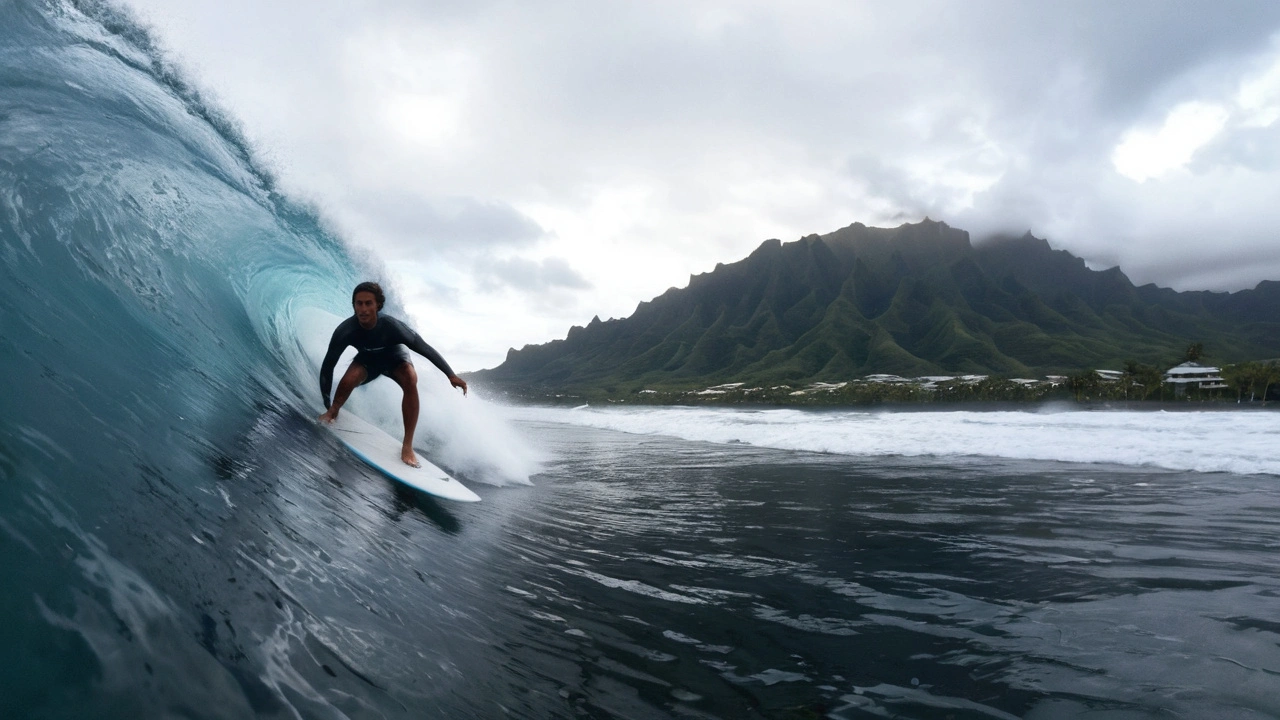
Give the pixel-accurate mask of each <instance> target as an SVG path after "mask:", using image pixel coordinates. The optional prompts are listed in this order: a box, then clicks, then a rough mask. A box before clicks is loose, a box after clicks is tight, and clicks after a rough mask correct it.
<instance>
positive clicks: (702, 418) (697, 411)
mask: <svg viewBox="0 0 1280 720" xmlns="http://www.w3.org/2000/svg"><path fill="white" fill-rule="evenodd" d="M513 412H514V413H515V415H516V417H518V418H521V419H528V420H535V421H538V420H540V421H548V422H557V423H563V424H570V425H582V426H588V427H597V428H602V429H607V430H618V431H621V432H628V433H635V434H646V435H668V436H672V437H677V438H680V439H683V440H693V441H702V442H711V443H745V444H749V445H754V446H757V447H765V448H775V449H779V450H800V451H806V452H820V453H832V454H838V455H854V456H892V455H900V456H908V457H959V456H983V457H999V458H1009V459H1017V460H1047V461H1059V462H1079V463H1106V464H1115V465H1129V466H1141V467H1155V468H1162V469H1167V470H1182V471H1194V472H1228V473H1237V474H1243V475H1255V474H1265V475H1280V453H1277V452H1276V450H1275V437H1276V433H1277V431H1278V430H1280V415H1277V414H1276V413H1272V412H1232V411H1204V412H1149V411H1107V412H1098V411H1089V412H1085V411H1074V412H1054V413H1036V412H1017V411H943V412H930V411H925V412H902V413H897V412H866V411H843V412H829V411H821V412H815V411H811V410H792V409H777V410H737V409H725V408H625V409H618V408H607V409H596V408H584V409H576V410H567V409H560V408H520V409H517V410H514V411H513Z"/></svg>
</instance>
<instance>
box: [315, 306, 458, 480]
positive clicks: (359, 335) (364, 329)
mask: <svg viewBox="0 0 1280 720" xmlns="http://www.w3.org/2000/svg"><path fill="white" fill-rule="evenodd" d="M385 303H386V298H385V297H384V296H383V294H382V287H381V286H379V285H378V283H374V282H362V283H360V284H359V285H357V286H356V289H355V290H354V291H352V293H351V306H352V308H353V309H354V310H355V314H354V315H352V316H351V317H349V318H347V319H346V320H343V321H342V322H341V323H339V324H338V327H337V329H335V330H334V331H333V337H332V338H330V340H329V352H327V353H325V356H324V362H323V363H321V365H320V395H321V396H322V397H323V398H324V406H325V408H327V409H326V411H325V412H324V414H322V415H321V416H320V417H319V418H318V419H319V420H320V422H322V423H326V424H329V423H332V422H333V421H334V420H336V419H337V418H338V410H339V409H341V408H342V405H343V404H344V403H346V401H347V398H348V397H350V396H351V391H352V390H355V389H356V387H358V386H360V385H364V384H365V383H367V382H369V381H371V380H373V379H374V378H376V377H378V376H379V375H386V376H387V377H389V378H391V379H392V380H394V381H396V384H397V385H399V386H400V389H402V390H403V391H404V400H403V401H402V402H401V403H400V410H401V412H402V413H404V445H403V447H402V448H401V450H400V459H401V460H403V461H404V462H405V464H406V465H412V466H414V467H418V458H417V456H416V455H414V454H413V432H414V430H415V429H416V428H417V426H418V373H417V371H416V370H415V369H414V367H413V363H412V362H411V361H410V360H409V354H408V353H406V352H405V350H404V346H408V348H409V349H410V350H412V351H414V352H416V353H418V354H419V355H421V356H423V357H425V358H426V359H428V360H430V361H431V364H433V365H435V366H436V367H437V368H439V369H440V372H442V373H444V374H445V375H446V376H447V377H448V378H449V383H450V384H451V385H453V386H454V387H456V388H462V394H463V395H466V394H467V381H466V380H463V379H462V378H460V377H458V375H457V373H455V372H454V371H453V369H452V368H450V367H449V363H447V362H445V360H444V358H443V357H441V356H440V353H438V352H436V351H435V349H434V348H432V347H431V346H430V345H428V344H426V343H425V342H423V340H422V338H421V337H420V336H419V335H418V333H416V332H414V331H413V330H412V329H411V328H410V327H409V326H408V325H405V324H404V323H403V322H400V321H399V320H397V319H396V318H393V317H391V316H390V315H381V316H380V315H379V314H378V313H379V311H380V310H382V306H383V305H384V304H385ZM348 346H351V347H354V348H355V349H356V356H355V358H354V359H353V360H352V361H351V365H350V366H349V367H347V371H346V372H345V373H343V375H342V379H341V380H339V381H338V392H337V394H336V395H335V396H334V398H333V402H332V403H330V401H329V390H330V388H331V387H332V386H333V369H334V367H335V366H336V365H337V364H338V358H339V357H340V356H341V355H342V351H343V350H345V349H346V348H347V347H348Z"/></svg>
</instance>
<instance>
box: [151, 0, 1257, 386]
mask: <svg viewBox="0 0 1280 720" xmlns="http://www.w3.org/2000/svg"><path fill="white" fill-rule="evenodd" d="M126 2H127V3H128V4H129V5H130V6H132V7H133V8H134V9H135V10H136V11H137V14H138V15H139V16H140V18H142V19H143V20H144V21H145V22H147V23H148V24H150V25H152V26H153V27H154V28H155V29H156V30H157V31H158V34H159V37H160V39H161V40H162V42H163V44H164V45H165V46H166V47H167V48H168V49H169V50H170V52H171V54H172V55H173V57H174V58H175V59H176V60H178V62H179V63H180V64H182V65H183V66H185V67H186V68H187V69H188V70H189V71H190V73H191V75H192V76H193V77H194V78H195V79H196V80H197V82H198V83H199V84H200V85H201V86H202V87H203V88H205V89H207V90H209V91H211V92H212V94H213V95H214V96H216V97H217V98H218V101H219V102H220V103H221V104H222V105H223V106H224V107H225V108H226V109H227V110H228V111H230V113H231V114H232V115H233V116H235V117H237V118H239V119H240V121H241V122H242V123H243V126H244V130H245V134H246V135H247V136H248V137H249V138H250V139H251V141H252V142H253V143H254V144H255V145H256V146H257V148H258V150H259V151H260V153H261V155H262V156H263V157H265V158H266V159H267V160H268V161H269V163H270V164H271V165H272V166H273V167H275V168H276V169H277V171H278V172H279V174H280V176H281V179H282V181H283V183H284V186H285V187H286V188H287V189H288V190H290V191H291V192H293V193H294V194H296V195H298V196H301V197H305V198H309V199H312V200H315V201H316V202H317V203H318V204H319V206H320V207H321V208H322V210H323V212H324V213H325V214H326V215H327V216H328V217H329V218H330V219H331V220H332V221H333V222H334V223H335V224H336V225H337V226H338V227H339V228H341V229H342V231H343V232H344V235H345V236H346V238H347V239H348V241H349V242H350V243H351V244H352V245H354V246H359V247H365V248H371V249H372V250H373V251H374V252H375V253H376V255H377V256H379V257H381V258H382V260H383V261H384V263H385V265H386V268H387V273H388V279H389V280H391V282H392V285H393V286H394V287H395V289H396V291H397V292H398V294H399V295H400V298H401V300H402V301H403V303H404V305H405V306H406V308H407V309H408V311H409V313H410V315H411V317H410V318H408V319H410V320H411V321H412V322H413V323H414V324H415V325H417V326H418V328H419V329H420V330H421V332H422V334H423V336H424V337H425V338H427V341H428V342H430V343H432V344H433V345H435V346H436V347H437V349H439V350H441V352H442V353H443V354H444V355H445V357H446V358H448V359H449V360H450V362H451V363H452V364H453V365H454V366H455V367H457V368H459V369H461V370H474V369H479V368H481V367H492V366H494V365H496V364H498V363H499V362H501V360H502V359H503V357H504V356H505V353H506V350H507V348H508V347H512V346H515V347H521V346H523V345H524V344H526V343H542V342H546V341H549V340H552V339H555V338H561V337H564V335H565V333H566V331H567V330H568V328H569V326H570V325H574V324H577V325H582V324H585V323H586V322H587V321H589V320H590V319H591V317H592V316H593V315H599V316H600V317H601V318H609V317H625V316H627V315H630V314H631V313H632V312H633V311H634V309H635V306H636V303H637V302H639V301H641V300H648V299H650V298H652V297H654V296H655V295H658V294H660V293H662V292H663V291H665V290H666V289H667V288H669V287H672V286H676V287H683V286H684V285H685V284H687V282H688V278H689V275H690V274H691V273H699V272H706V271H708V270H710V269H712V268H713V267H714V266H715V264H716V263H717V262H731V261H734V260H738V259H740V258H742V257H743V256H745V255H746V254H748V253H749V252H750V251H751V250H753V249H754V248H755V247H756V246H757V245H759V244H760V243H761V242H762V241H764V240H765V239H768V238H772V237H777V238H780V239H782V240H784V241H790V240H794V239H796V238H799V237H801V236H803V235H807V234H809V233H815V232H816V233H826V232H830V231H832V230H835V229H837V228H840V227H843V226H845V225H849V224H852V223H854V222H863V223H866V224H868V225H879V226H896V225H899V224H901V223H903V222H916V221H918V220H920V219H922V218H923V217H925V216H928V217H931V218H933V219H935V220H943V221H945V222H947V223H949V224H951V225H952V226H955V227H959V228H963V229H966V230H969V231H970V232H971V234H972V235H973V237H974V239H975V240H977V239H981V238H982V237H983V236H984V235H988V234H990V233H993V232H1016V233H1019V234H1020V233H1022V232H1024V231H1026V230H1031V231H1032V232H1033V233H1035V234H1036V235H1037V236H1040V237H1046V238H1048V239H1049V241H1050V242H1051V243H1052V244H1053V245H1054V246H1055V247H1058V248H1064V249H1067V250H1070V251H1071V252H1073V253H1075V254H1077V255H1080V256H1082V257H1084V258H1085V259H1086V260H1087V261H1089V263H1090V265H1091V266H1093V267H1097V268H1103V267H1109V266H1111V265H1116V264H1118V265H1120V266H1121V267H1122V268H1123V269H1124V270H1125V272H1127V273H1128V274H1129V276H1130V277H1131V278H1132V279H1133V280H1134V281H1135V282H1138V283H1144V282H1156V283H1159V284H1161V285H1167V286H1171V287H1174V288H1177V289H1180V290H1185V289H1214V290H1236V289H1240V288H1244V287H1252V286H1253V285H1255V284H1256V283H1257V282H1258V281H1259V280H1263V279H1280V3H1277V2H1273V1H1271V0H1267V1H1264V2H1245V1H1238V2H1236V1H1230V2H1221V1H1216V2H1176V1H1174V0H1167V1H1166V0H1161V1H1160V2H1137V1H1133V0H1129V1H1126V2H1112V1H1111V0H1106V1H1100V2H1042V3H1032V2H975V1H974V0H965V1H963V2H960V1H959V0H957V1H954V2H896V3H888V2H852V1H842V2H796V1H795V0H790V1H788V2H769V3H765V2H744V1H740V0H739V1H733V2H702V1H700V0H679V2H662V1H656V2H655V1H653V0H649V1H647V2H634V3H615V2H602V1H599V2H597V1H593V2H513V1H504V2H487V1H485V0H447V1H444V2H428V1H421V0H375V1H370V2H363V3H358V2H349V1H338V0H306V2H301V1H298V0H273V1H271V2H263V1H262V0H217V1H216V2H215V1H214V0H126Z"/></svg>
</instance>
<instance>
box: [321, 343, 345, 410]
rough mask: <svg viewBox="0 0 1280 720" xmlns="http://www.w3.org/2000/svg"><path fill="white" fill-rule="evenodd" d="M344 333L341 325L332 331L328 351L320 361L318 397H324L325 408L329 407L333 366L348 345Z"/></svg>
mask: <svg viewBox="0 0 1280 720" xmlns="http://www.w3.org/2000/svg"><path fill="white" fill-rule="evenodd" d="M346 335H347V334H346V333H344V332H342V326H341V325H339V326H338V327H337V329H335V330H334V331H333V337H331V338H329V352H327V353H325V354H324V362H322V363H320V397H322V398H324V409H325V410H328V409H329V391H330V390H332V389H333V368H334V367H335V366H336V365H337V364H338V358H340V357H342V351H343V350H345V349H346V347H347V345H348V343H347V338H346Z"/></svg>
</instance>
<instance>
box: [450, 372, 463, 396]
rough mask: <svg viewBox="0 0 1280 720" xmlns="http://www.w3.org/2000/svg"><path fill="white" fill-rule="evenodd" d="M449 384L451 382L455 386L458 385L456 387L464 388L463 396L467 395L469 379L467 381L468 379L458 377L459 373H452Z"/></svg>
mask: <svg viewBox="0 0 1280 720" xmlns="http://www.w3.org/2000/svg"><path fill="white" fill-rule="evenodd" d="M449 384H450V385H452V386H454V387H456V388H462V394H463V396H466V394H467V381H466V380H463V379H462V378H460V377H458V376H457V375H450V376H449Z"/></svg>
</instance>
